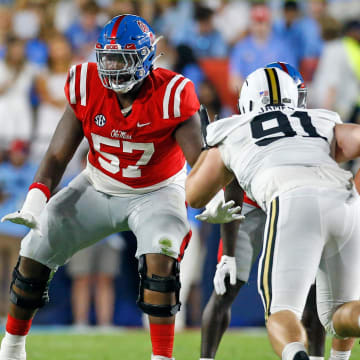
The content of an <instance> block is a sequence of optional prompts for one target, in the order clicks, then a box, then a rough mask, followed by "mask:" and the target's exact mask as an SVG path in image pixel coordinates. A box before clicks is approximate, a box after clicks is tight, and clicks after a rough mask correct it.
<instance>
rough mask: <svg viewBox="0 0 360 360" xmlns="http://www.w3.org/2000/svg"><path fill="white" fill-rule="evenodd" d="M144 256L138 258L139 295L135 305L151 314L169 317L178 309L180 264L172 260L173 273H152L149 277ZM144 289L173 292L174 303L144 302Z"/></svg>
mask: <svg viewBox="0 0 360 360" xmlns="http://www.w3.org/2000/svg"><path fill="white" fill-rule="evenodd" d="M146 273H147V267H146V258H145V255H141V256H140V258H139V276H140V284H139V296H138V299H137V301H136V303H137V305H138V306H139V307H140V309H142V311H143V312H144V313H146V314H148V315H151V316H157V317H170V316H173V315H175V314H176V313H177V312H178V311H179V310H180V306H181V303H180V300H179V295H180V288H181V284H180V265H179V263H178V262H177V261H175V262H174V267H173V275H171V276H166V277H165V276H157V275H152V277H151V278H149V277H148V276H147V274H146ZM144 289H148V290H151V291H157V292H161V293H170V292H174V293H175V298H176V304H175V305H153V304H149V303H145V302H144Z"/></svg>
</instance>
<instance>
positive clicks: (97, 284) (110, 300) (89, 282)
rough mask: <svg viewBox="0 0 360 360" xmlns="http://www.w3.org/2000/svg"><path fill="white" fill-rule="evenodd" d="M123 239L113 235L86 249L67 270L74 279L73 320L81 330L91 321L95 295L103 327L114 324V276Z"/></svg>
mask: <svg viewBox="0 0 360 360" xmlns="http://www.w3.org/2000/svg"><path fill="white" fill-rule="evenodd" d="M122 246H123V240H122V238H121V236H120V235H118V234H115V235H112V236H110V237H108V238H106V239H104V240H102V241H100V242H98V243H96V244H94V245H92V246H90V247H88V248H86V249H83V250H80V251H79V252H78V253H76V254H75V255H74V256H73V257H72V258H71V260H70V262H69V265H68V273H69V275H70V277H71V278H72V280H73V283H72V293H71V303H72V312H73V323H74V325H75V327H76V328H77V329H79V330H81V329H83V328H86V327H87V326H88V325H89V313H90V308H91V302H92V299H94V305H95V306H94V307H95V314H96V324H97V325H99V326H101V327H102V328H103V329H104V330H106V329H107V328H111V326H112V324H113V315H114V303H115V290H114V279H115V276H116V275H117V274H118V272H119V269H120V250H121V248H122Z"/></svg>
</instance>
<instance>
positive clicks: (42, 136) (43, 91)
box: [31, 33, 81, 177]
mask: <svg viewBox="0 0 360 360" xmlns="http://www.w3.org/2000/svg"><path fill="white" fill-rule="evenodd" d="M71 61H72V53H71V47H70V44H69V42H68V41H67V39H66V37H65V36H64V35H62V34H60V33H55V34H53V36H52V38H51V41H49V59H48V63H47V67H46V69H45V70H44V71H43V72H42V73H41V74H39V75H38V76H37V77H36V82H35V87H36V92H37V94H38V97H39V100H40V104H39V106H38V109H37V113H36V115H37V116H36V118H37V121H36V127H35V130H34V141H33V142H32V145H31V159H32V160H33V162H38V161H39V159H41V157H42V154H44V153H45V151H46V150H47V147H48V145H49V143H50V140H51V137H52V134H53V133H54V131H55V129H56V126H57V124H58V122H59V119H60V118H61V115H62V113H63V111H64V109H65V105H66V99H65V96H64V91H63V89H64V84H65V82H66V78H67V74H68V69H69V67H70V65H71ZM80 169H81V166H80V159H79V152H76V154H75V156H74V158H73V160H72V162H71V163H70V165H69V167H68V168H67V170H66V173H65V177H73V176H74V175H75V173H78V172H79V171H80Z"/></svg>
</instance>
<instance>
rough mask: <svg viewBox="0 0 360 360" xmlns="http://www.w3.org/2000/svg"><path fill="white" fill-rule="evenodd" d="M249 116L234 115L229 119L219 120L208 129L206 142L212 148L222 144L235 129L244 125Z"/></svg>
mask: <svg viewBox="0 0 360 360" xmlns="http://www.w3.org/2000/svg"><path fill="white" fill-rule="evenodd" d="M246 120H247V116H245V117H244V116H243V115H233V116H231V117H228V118H224V119H221V120H217V121H215V122H213V123H211V124H210V125H209V126H208V127H207V136H206V141H207V143H208V144H209V145H210V146H215V145H218V144H219V143H221V142H222V141H223V140H224V139H225V138H226V137H227V136H228V135H229V134H231V133H232V131H233V130H234V129H236V128H237V127H239V126H242V125H243V124H244V121H246Z"/></svg>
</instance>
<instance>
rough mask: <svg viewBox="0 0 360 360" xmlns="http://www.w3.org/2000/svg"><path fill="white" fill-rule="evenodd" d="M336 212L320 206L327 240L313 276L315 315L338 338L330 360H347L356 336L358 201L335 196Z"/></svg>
mask: <svg viewBox="0 0 360 360" xmlns="http://www.w3.org/2000/svg"><path fill="white" fill-rule="evenodd" d="M333 196H337V199H336V201H337V203H338V204H341V206H338V207H337V208H336V207H334V206H331V204H327V203H326V201H327V199H326V197H324V199H323V202H324V203H325V205H324V208H327V209H328V210H327V212H326V217H324V218H325V221H324V223H325V225H326V229H327V233H328V240H327V243H326V245H325V248H324V252H323V256H322V259H321V262H320V266H319V271H318V274H317V280H316V286H317V306H318V313H319V317H320V320H321V322H322V324H323V325H324V327H325V329H326V330H327V331H328V332H329V333H330V334H332V335H337V336H338V337H349V338H347V339H335V338H334V339H333V343H332V349H331V356H330V359H331V360H335V359H344V360H347V359H349V358H350V354H351V348H352V346H353V341H354V340H353V339H352V338H350V336H354V337H355V336H359V335H360V324H359V316H360V302H359V301H358V299H359V293H360V284H359V282H358V273H359V272H360V263H359V256H360V244H359V237H360V225H359V220H358V219H359V216H360V201H359V197H358V196H357V195H356V196H353V197H351V196H349V193H347V192H344V193H341V192H337V193H334V194H333Z"/></svg>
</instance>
